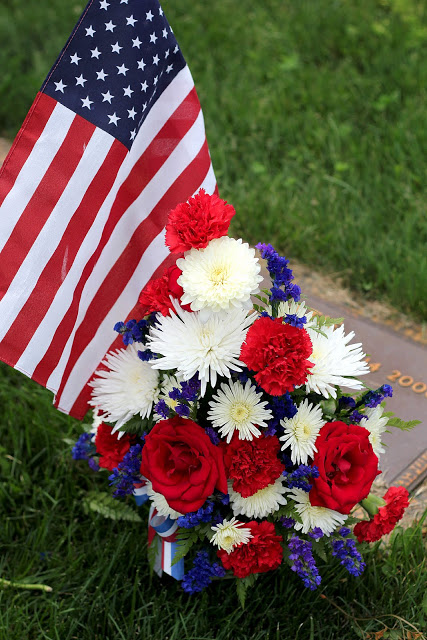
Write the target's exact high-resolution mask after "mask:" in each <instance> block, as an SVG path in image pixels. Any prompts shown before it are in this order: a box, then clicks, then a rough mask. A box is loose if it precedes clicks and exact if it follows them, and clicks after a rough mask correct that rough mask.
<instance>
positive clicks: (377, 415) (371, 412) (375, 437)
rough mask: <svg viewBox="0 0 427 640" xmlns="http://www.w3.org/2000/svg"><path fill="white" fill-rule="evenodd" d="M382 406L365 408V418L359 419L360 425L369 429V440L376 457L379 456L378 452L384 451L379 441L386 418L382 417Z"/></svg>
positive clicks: (384, 427)
mask: <svg viewBox="0 0 427 640" xmlns="http://www.w3.org/2000/svg"><path fill="white" fill-rule="evenodd" d="M383 412H384V408H383V407H382V406H381V405H378V406H377V407H375V408H374V409H371V408H369V409H366V410H365V413H366V416H367V417H366V418H363V420H361V421H360V426H361V427H365V429H367V430H368V431H369V442H370V443H371V445H372V448H373V450H374V453H375V455H376V456H377V458H379V457H380V453H385V449H384V447H383V443H382V442H381V435H382V434H383V433H384V431H386V430H387V422H388V418H387V417H385V418H383V417H382V415H383Z"/></svg>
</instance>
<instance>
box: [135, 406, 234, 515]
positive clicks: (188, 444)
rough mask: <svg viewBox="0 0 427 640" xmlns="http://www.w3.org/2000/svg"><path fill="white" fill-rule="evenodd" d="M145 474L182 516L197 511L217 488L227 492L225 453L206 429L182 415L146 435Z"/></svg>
mask: <svg viewBox="0 0 427 640" xmlns="http://www.w3.org/2000/svg"><path fill="white" fill-rule="evenodd" d="M141 474H142V475H143V476H145V477H146V478H148V480H151V482H152V484H153V489H154V491H157V492H158V493H161V494H162V495H163V496H164V497H165V498H166V501H167V503H168V504H169V506H170V507H171V508H172V509H175V510H176V511H179V512H180V513H189V512H190V511H197V509H199V508H200V507H201V506H202V505H203V504H204V503H205V501H206V498H208V497H209V496H210V495H211V494H212V493H213V491H214V489H215V488H218V489H219V490H220V491H222V492H223V493H227V478H226V475H225V469H224V461H223V455H222V450H221V449H220V447H216V446H215V445H213V444H212V442H211V441H210V438H209V436H207V435H206V432H205V430H204V429H202V427H200V426H199V425H198V424H196V423H195V422H193V421H192V420H188V419H184V418H181V417H180V416H175V417H174V418H170V419H169V420H161V421H160V422H158V423H157V424H156V425H155V426H154V427H153V429H152V430H151V431H150V433H149V434H148V435H147V436H146V438H145V445H144V448H143V449H142V461H141Z"/></svg>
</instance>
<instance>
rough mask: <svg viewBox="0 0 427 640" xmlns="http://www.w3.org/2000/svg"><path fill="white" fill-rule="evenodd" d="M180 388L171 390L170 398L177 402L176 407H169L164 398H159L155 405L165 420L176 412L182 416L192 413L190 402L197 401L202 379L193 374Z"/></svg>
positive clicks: (186, 416)
mask: <svg viewBox="0 0 427 640" xmlns="http://www.w3.org/2000/svg"><path fill="white" fill-rule="evenodd" d="M179 386H180V388H179V389H178V388H177V387H174V388H173V389H172V391H169V398H170V399H171V400H174V401H175V402H177V404H176V405H175V407H174V409H172V408H171V407H168V405H167V404H166V402H165V401H164V400H159V402H158V403H157V404H156V406H155V410H156V411H157V413H158V414H159V415H160V416H162V418H164V419H165V420H166V419H167V418H170V417H171V415H173V414H174V413H176V414H178V415H179V416H181V418H188V416H189V415H190V406H189V403H190V402H195V401H196V400H197V398H198V395H199V391H200V380H199V378H198V376H193V377H192V378H190V380H184V381H183V382H181V383H180V385H179Z"/></svg>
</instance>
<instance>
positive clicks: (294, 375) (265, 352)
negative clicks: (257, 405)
mask: <svg viewBox="0 0 427 640" xmlns="http://www.w3.org/2000/svg"><path fill="white" fill-rule="evenodd" d="M312 351H313V346H312V344H311V340H310V336H309V335H308V333H307V331H306V330H305V329H298V328H297V327H292V326H291V325H290V324H283V320H282V318H275V319H274V320H273V319H271V318H268V317H261V318H258V320H256V321H255V322H254V324H253V325H252V326H251V328H250V329H249V331H248V333H247V335H246V340H245V342H244V343H243V345H242V349H241V352H240V358H241V360H243V362H244V363H245V364H246V366H247V367H248V368H249V369H251V370H252V371H257V372H258V373H257V374H256V376H255V380H256V381H257V382H258V384H259V385H260V386H261V387H262V388H263V389H264V390H265V391H267V393H270V394H271V395H272V396H281V395H283V394H284V393H286V391H293V390H294V387H295V386H298V385H301V384H304V382H306V380H307V374H308V373H310V371H309V368H310V367H312V366H313V364H312V363H311V362H309V361H308V360H307V358H309V357H310V355H311V353H312Z"/></svg>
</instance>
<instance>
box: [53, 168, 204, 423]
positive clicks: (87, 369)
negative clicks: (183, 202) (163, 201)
mask: <svg viewBox="0 0 427 640" xmlns="http://www.w3.org/2000/svg"><path fill="white" fill-rule="evenodd" d="M215 186H216V181H215V175H214V172H213V168H212V165H211V166H210V168H209V171H208V173H207V175H206V177H205V179H204V181H203V183H202V184H201V185H200V187H199V188H203V189H205V191H206V192H207V193H213V191H214V189H215ZM199 188H198V189H197V191H198V190H199ZM164 238H165V232H164V231H163V232H162V233H161V234H159V235H158V236H157V237H156V238H155V239H154V240H153V242H152V243H151V244H150V246H149V247H148V248H147V250H146V251H145V253H144V255H143V256H142V257H141V261H140V263H139V265H138V267H137V268H136V270H135V272H134V274H133V276H132V278H131V279H130V280H129V282H128V284H127V286H126V287H125V289H124V290H123V293H122V294H121V296H120V298H119V299H118V300H117V302H116V304H115V305H114V306H113V307H112V309H111V311H110V312H109V314H108V315H107V316H106V317H105V319H104V321H103V322H102V323H101V325H100V326H99V327H98V330H97V332H96V334H95V335H94V337H93V339H92V341H91V342H90V344H89V345H88V346H87V348H86V349H85V350H84V351H83V352H82V354H81V356H80V358H79V359H78V360H77V362H76V364H75V366H74V368H73V369H72V371H71V372H70V375H69V377H68V380H67V383H66V385H65V387H64V390H63V392H62V395H61V398H60V399H59V400H60V403H59V407H58V408H59V409H60V410H61V411H64V412H66V413H67V412H68V411H70V409H71V408H72V406H73V405H74V403H75V401H76V400H77V398H78V396H79V394H80V393H81V390H82V381H83V380H85V381H86V380H89V378H90V377H91V375H92V373H93V372H94V368H95V367H97V366H98V364H99V363H100V362H101V360H102V358H103V357H104V355H105V354H106V352H107V351H108V348H109V346H110V345H111V344H112V342H113V341H114V338H115V337H116V334H115V333H114V332H113V331H112V327H113V326H114V325H115V323H116V322H118V320H120V318H125V317H127V314H128V313H129V312H130V310H131V309H133V307H134V306H135V303H136V300H135V291H136V290H138V288H140V289H142V288H143V287H144V285H145V284H146V282H148V280H149V279H150V277H151V276H152V274H153V272H154V271H155V269H156V268H157V266H158V265H159V264H161V263H162V262H163V260H164V259H165V258H166V257H167V256H168V254H169V251H168V249H167V248H166V246H165V240H164ZM105 336H108V337H109V338H110V342H109V343H108V344H106V343H105ZM67 360H68V356H67ZM60 364H61V363H60ZM58 367H59V365H58ZM64 367H65V364H64V363H63V364H62V366H61V369H63V368H64Z"/></svg>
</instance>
